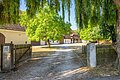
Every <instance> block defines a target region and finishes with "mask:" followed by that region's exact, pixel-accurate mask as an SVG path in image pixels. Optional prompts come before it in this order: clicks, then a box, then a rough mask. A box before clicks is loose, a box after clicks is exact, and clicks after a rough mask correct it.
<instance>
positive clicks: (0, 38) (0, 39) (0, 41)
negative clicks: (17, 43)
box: [0, 33, 5, 44]
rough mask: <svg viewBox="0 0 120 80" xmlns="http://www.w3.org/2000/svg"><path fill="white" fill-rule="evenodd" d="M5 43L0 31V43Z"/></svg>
mask: <svg viewBox="0 0 120 80" xmlns="http://www.w3.org/2000/svg"><path fill="white" fill-rule="evenodd" d="M4 43H5V36H4V35H3V34H2V33H0V44H4Z"/></svg>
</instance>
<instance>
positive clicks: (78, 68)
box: [0, 46, 120, 80]
mask: <svg viewBox="0 0 120 80" xmlns="http://www.w3.org/2000/svg"><path fill="white" fill-rule="evenodd" d="M88 71H89V68H87V67H84V66H83V62H82V60H81V59H80V57H79V56H78V55H77V54H76V53H74V51H73V49H72V48H70V47H68V46H61V47H60V48H59V49H58V50H56V51H55V53H54V54H51V55H49V56H47V57H42V58H40V57H39V58H33V59H31V60H29V61H28V62H26V63H24V64H23V65H21V66H20V67H19V68H18V70H17V71H11V72H9V73H0V80H120V77H119V76H117V77H99V78H98V77H97V78H90V75H89V74H88Z"/></svg>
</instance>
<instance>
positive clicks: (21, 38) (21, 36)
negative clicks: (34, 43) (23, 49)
mask: <svg viewBox="0 0 120 80" xmlns="http://www.w3.org/2000/svg"><path fill="white" fill-rule="evenodd" d="M0 33H2V34H3V35H4V36H5V43H10V42H11V41H12V42H13V43H14V44H24V43H25V41H27V43H29V44H30V43H31V42H30V41H28V37H27V36H26V33H25V32H23V31H13V30H5V29H0Z"/></svg>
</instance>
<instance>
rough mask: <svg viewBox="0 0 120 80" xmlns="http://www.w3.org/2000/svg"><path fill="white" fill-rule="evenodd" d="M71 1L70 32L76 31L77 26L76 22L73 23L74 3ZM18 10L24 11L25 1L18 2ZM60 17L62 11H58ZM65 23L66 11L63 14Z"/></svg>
mask: <svg viewBox="0 0 120 80" xmlns="http://www.w3.org/2000/svg"><path fill="white" fill-rule="evenodd" d="M71 1H72V5H71V8H70V9H71V11H70V23H71V25H72V26H71V29H72V30H76V29H77V24H76V21H75V11H74V9H75V5H74V4H73V3H74V0H71ZM20 10H26V4H25V1H24V0H21V1H20ZM60 15H62V11H60ZM65 21H68V15H67V11H66V12H65Z"/></svg>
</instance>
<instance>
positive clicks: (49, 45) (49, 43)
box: [47, 39, 50, 48]
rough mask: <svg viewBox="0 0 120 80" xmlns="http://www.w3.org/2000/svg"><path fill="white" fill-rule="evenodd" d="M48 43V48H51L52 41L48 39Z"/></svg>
mask: <svg viewBox="0 0 120 80" xmlns="http://www.w3.org/2000/svg"><path fill="white" fill-rule="evenodd" d="M47 42H48V47H49V48H50V40H49V39H48V40H47Z"/></svg>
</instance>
